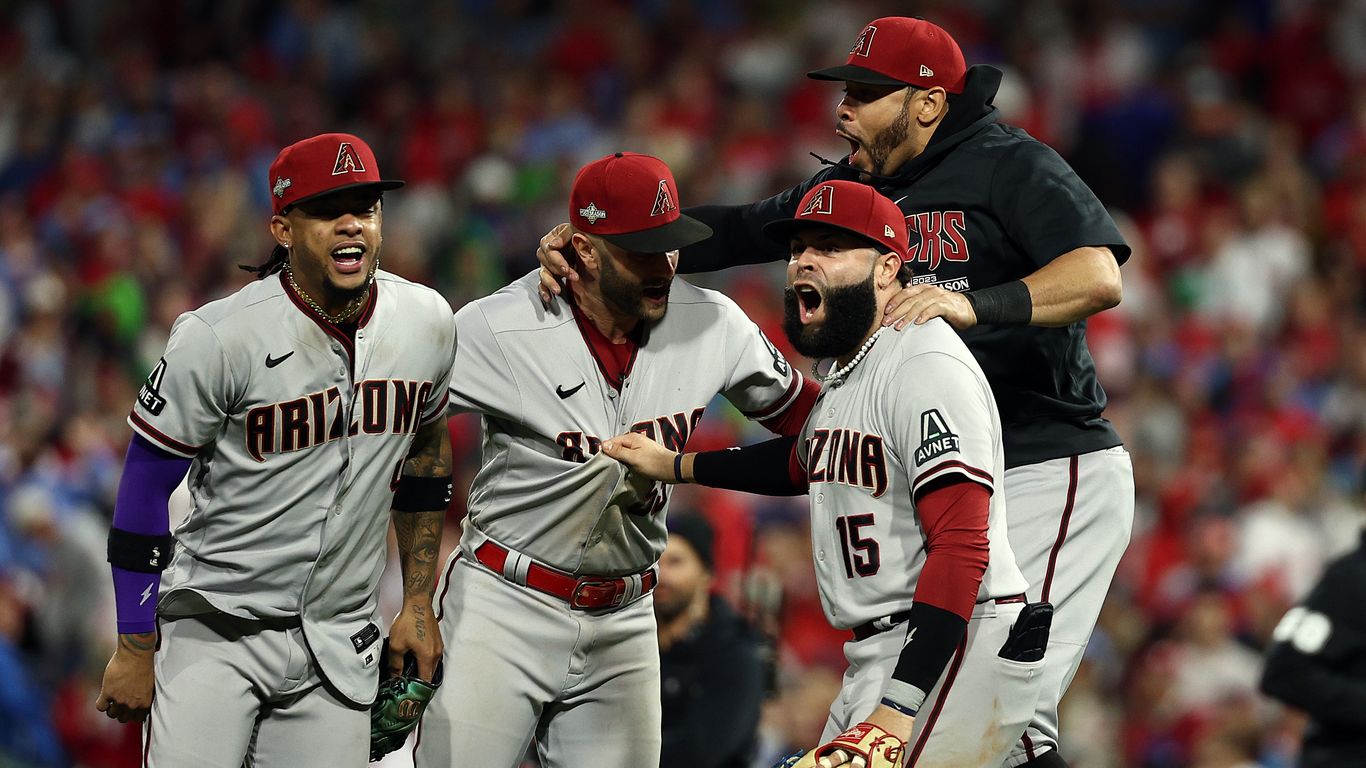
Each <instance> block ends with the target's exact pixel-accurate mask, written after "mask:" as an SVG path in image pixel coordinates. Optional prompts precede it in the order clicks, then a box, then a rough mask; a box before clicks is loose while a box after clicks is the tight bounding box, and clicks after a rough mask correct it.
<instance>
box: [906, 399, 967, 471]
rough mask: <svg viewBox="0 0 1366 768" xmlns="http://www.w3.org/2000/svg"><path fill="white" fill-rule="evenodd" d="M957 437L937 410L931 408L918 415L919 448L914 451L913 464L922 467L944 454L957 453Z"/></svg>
mask: <svg viewBox="0 0 1366 768" xmlns="http://www.w3.org/2000/svg"><path fill="white" fill-rule="evenodd" d="M959 450H960V449H959V445H958V435H955V434H954V433H953V431H952V430H950V429H949V426H948V423H947V422H945V421H944V417H943V416H941V415H940V413H939V409H937V408H931V409H930V410H928V411H925V412H923V413H921V414H920V447H918V448H916V449H915V463H916V464H918V465H922V466H923V465H924V464H925V462H927V461H930V460H931V459H937V458H939V457H940V456H943V455H944V454H946V453H957V452H958V451H959Z"/></svg>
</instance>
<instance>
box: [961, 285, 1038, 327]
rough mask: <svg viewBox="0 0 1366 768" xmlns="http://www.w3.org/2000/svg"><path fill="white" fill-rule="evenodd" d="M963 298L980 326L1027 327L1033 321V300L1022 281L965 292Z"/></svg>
mask: <svg viewBox="0 0 1366 768" xmlns="http://www.w3.org/2000/svg"><path fill="white" fill-rule="evenodd" d="M963 297H964V298H966V299H967V300H968V303H969V304H971V305H972V311H973V312H975V313H976V314H977V322H978V324H980V325H1029V321H1030V320H1032V319H1034V299H1033V298H1032V297H1031V296H1030V295H1029V286H1027V285H1025V284H1024V281H1023V280H1011V281H1010V282H1008V283H1002V284H1000V285H993V286H991V287H990V288H982V289H981V290H977V291H967V292H965V293H964V294H963Z"/></svg>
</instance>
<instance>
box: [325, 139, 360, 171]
mask: <svg viewBox="0 0 1366 768" xmlns="http://www.w3.org/2000/svg"><path fill="white" fill-rule="evenodd" d="M343 173H365V164H364V163H362V162H361V161H360V155H358V154H356V148H355V147H353V146H351V142H349V141H343V142H342V143H341V146H340V147H337V162H336V163H333V165H332V175H333V176H340V175H342V174H343Z"/></svg>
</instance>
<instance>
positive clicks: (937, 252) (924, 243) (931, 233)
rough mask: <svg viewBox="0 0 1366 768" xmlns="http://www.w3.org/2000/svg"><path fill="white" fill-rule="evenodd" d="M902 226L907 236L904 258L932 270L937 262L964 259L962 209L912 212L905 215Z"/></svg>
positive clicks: (965, 231) (965, 238) (965, 244)
mask: <svg viewBox="0 0 1366 768" xmlns="http://www.w3.org/2000/svg"><path fill="white" fill-rule="evenodd" d="M906 229H907V230H908V231H907V234H908V235H909V236H910V239H911V247H910V249H909V250H908V251H907V257H908V258H907V261H910V262H913V263H915V264H917V265H921V264H923V265H925V270H928V271H930V272H933V271H934V270H936V269H938V268H939V263H940V261H967V260H968V256H969V254H968V228H967V214H965V213H964V212H963V211H925V212H923V213H913V214H911V215H909V216H907V217H906ZM916 235H919V237H918V238H917V237H916ZM916 271H917V272H922V270H916Z"/></svg>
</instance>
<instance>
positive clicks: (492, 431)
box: [415, 272, 806, 768]
mask: <svg viewBox="0 0 1366 768" xmlns="http://www.w3.org/2000/svg"><path fill="white" fill-rule="evenodd" d="M538 284H539V280H538V279H537V275H536V273H534V272H533V273H532V274H530V275H528V276H526V277H525V278H523V279H521V280H518V281H517V282H515V283H513V284H512V285H510V286H508V287H506V288H504V289H503V290H501V291H499V292H498V293H495V294H493V295H492V296H489V297H486V298H483V299H480V300H478V301H475V302H473V303H471V304H467V305H466V306H465V307H463V308H462V309H461V310H460V311H459V312H458V313H457V314H456V318H455V323H456V355H455V368H454V370H453V371H452V373H451V385H450V402H451V405H452V407H453V408H455V409H457V410H462V411H474V412H478V413H480V414H482V415H483V422H484V429H483V434H484V444H483V449H484V450H483V466H481V467H480V470H479V473H478V475H477V476H476V477H475V479H474V483H473V486H472V488H471V490H470V503H469V518H468V519H467V520H466V524H465V530H464V536H463V538H462V539H461V550H460V552H459V553H457V554H456V555H453V556H452V558H451V560H450V561H449V563H448V565H447V567H446V570H445V572H444V573H443V576H442V580H441V585H440V587H439V593H440V595H441V600H440V609H439V610H440V611H441V632H442V637H443V638H444V639H445V641H446V654H445V662H446V669H447V670H460V674H461V675H462V684H460V685H451V684H450V683H447V684H446V685H443V686H442V687H441V688H440V689H439V690H438V691H437V694H436V697H435V698H434V699H433V700H432V703H431V707H430V708H429V709H428V710H427V713H426V715H425V716H424V717H423V721H422V729H421V732H420V734H419V738H418V746H417V749H416V751H415V757H416V764H417V765H419V766H423V767H424V768H425V767H426V766H448V765H452V764H454V763H459V762H461V761H462V760H465V759H466V757H467V756H469V755H478V761H479V763H480V765H485V766H489V767H490V768H512V767H513V766H517V765H521V762H522V755H523V753H524V752H525V750H526V748H527V744H528V743H529V742H530V741H531V739H532V735H533V733H535V736H536V742H537V744H538V745H539V747H540V751H541V760H542V763H541V764H542V765H546V766H549V768H568V767H572V766H582V765H596V766H602V767H603V768H639V766H646V765H658V764H659V749H660V735H659V734H660V694H659V648H658V644H657V642H656V632H655V621H654V611H653V602H652V597H651V596H649V595H646V596H645V597H643V598H641V599H636V598H640V596H641V592H642V591H643V587H642V586H640V585H643V583H644V580H643V576H642V577H639V578H636V577H632V578H631V579H627V580H626V581H629V582H631V583H632V586H631V587H630V592H629V593H628V594H627V595H626V596H625V597H624V598H623V600H622V602H621V604H620V605H619V606H617V607H615V608H613V609H610V610H575V609H572V608H570V606H569V603H568V602H566V601H565V600H563V599H561V598H560V597H552V596H549V595H546V594H543V593H541V592H537V591H534V590H532V589H529V588H526V587H523V586H518V584H520V583H522V582H521V581H518V582H516V583H514V582H513V581H510V579H526V580H527V581H528V582H529V578H527V570H528V568H529V565H528V564H527V560H526V558H527V557H529V558H531V559H534V560H536V561H539V563H540V564H542V565H548V566H550V567H552V568H556V569H559V570H560V571H564V572H568V573H572V574H575V575H592V576H618V575H626V574H636V573H640V572H642V571H644V570H645V569H647V568H649V567H650V566H652V565H653V564H654V563H655V562H656V561H657V560H658V559H659V555H660V553H661V552H662V551H663V549H664V544H665V542H666V541H667V538H668V534H667V531H666V530H665V528H664V514H665V512H666V508H667V506H668V501H669V496H668V487H669V486H667V485H665V484H663V483H659V484H656V483H654V482H640V481H639V479H638V476H636V475H634V474H632V473H628V472H626V470H625V468H624V467H623V466H622V465H621V464H618V463H617V462H616V461H614V460H612V459H611V458H610V457H608V456H607V455H606V454H604V453H602V452H601V451H600V447H601V445H602V441H603V440H605V439H608V438H611V437H614V436H616V435H619V434H621V433H624V432H627V431H630V430H634V431H638V432H642V433H644V434H646V435H648V436H650V437H651V438H653V439H655V440H658V441H660V442H661V443H663V444H665V445H667V446H670V447H672V448H674V449H675V450H679V451H681V450H683V447H684V445H685V444H686V443H687V442H688V438H689V437H690V436H691V434H692V432H693V430H694V429H695V428H696V426H697V423H698V420H699V419H700V418H701V417H702V412H703V409H704V408H706V406H707V404H708V403H709V402H710V401H711V400H712V399H713V398H714V397H715V396H716V395H717V394H718V393H719V394H721V395H723V396H725V397H726V398H727V399H728V400H729V401H730V402H731V403H733V404H734V405H735V406H736V407H737V408H739V409H740V410H741V411H742V412H744V413H746V414H748V415H750V416H751V417H754V418H757V419H761V420H762V419H769V418H783V417H784V416H786V417H787V419H786V420H787V421H789V422H790V420H791V419H799V418H800V417H801V415H802V414H798V413H797V410H800V411H802V413H803V414H804V412H805V408H806V405H805V403H806V401H805V400H803V399H802V398H801V397H800V393H801V391H802V382H803V379H802V376H801V374H800V373H798V372H797V371H795V370H794V369H792V367H791V366H789V365H788V364H787V361H786V360H784V359H783V357H782V355H781V354H779V353H778V351H777V350H776V349H774V348H773V346H772V345H771V344H769V343H768V340H767V339H765V338H764V335H763V334H762V333H761V332H760V330H759V328H758V326H756V325H755V324H754V323H753V322H752V321H750V319H749V318H747V317H746V316H745V315H744V313H743V312H741V311H740V309H739V307H737V306H736V305H735V303H734V302H732V301H731V300H730V299H728V298H726V297H725V296H722V295H721V294H719V293H716V292H714V291H708V290H704V289H701V288H697V287H695V286H693V285H689V284H688V283H686V282H683V281H682V280H674V281H673V285H672V288H671V290H670V294H669V308H668V312H667V313H666V314H665V315H664V317H663V318H662V319H661V320H659V321H658V322H656V323H654V324H652V325H650V326H649V327H648V328H647V329H646V330H645V335H644V337H643V338H642V339H641V340H640V343H639V345H638V346H637V348H636V351H635V357H634V359H633V360H632V361H631V362H630V363H629V364H628V365H627V366H626V368H625V373H624V376H623V377H622V379H621V381H620V389H619V390H618V389H616V388H614V387H612V386H611V385H610V384H609V383H608V374H607V366H603V367H602V368H600V365H603V364H602V363H601V362H600V361H599V359H598V358H597V357H596V355H595V352H594V349H593V347H592V346H591V344H590V343H589V342H588V341H587V338H588V337H590V336H591V333H590V332H588V330H587V329H586V328H581V327H580V326H579V322H580V319H579V318H578V317H576V316H575V314H574V313H573V312H572V310H571V308H570V306H569V305H568V304H567V303H566V302H565V300H564V299H556V307H555V310H556V312H548V311H547V310H545V309H543V308H542V306H541V303H540V299H539V298H538V297H537V293H536V287H537V285H538ZM798 403H801V405H798ZM794 409H797V410H794ZM789 411H791V413H789ZM488 539H492V540H493V541H495V542H497V543H498V544H500V545H502V546H504V547H507V548H510V549H512V550H514V551H516V552H517V553H519V555H518V556H517V557H509V558H508V560H507V561H506V563H507V564H505V565H504V566H503V569H502V572H496V571H494V570H493V569H491V568H485V567H484V566H483V565H481V564H479V562H478V561H476V559H475V558H473V557H471V554H472V553H474V552H475V551H476V549H477V548H479V546H480V545H481V544H482V543H483V542H484V541H485V540H488ZM522 556H526V557H522ZM448 679H449V678H448Z"/></svg>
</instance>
